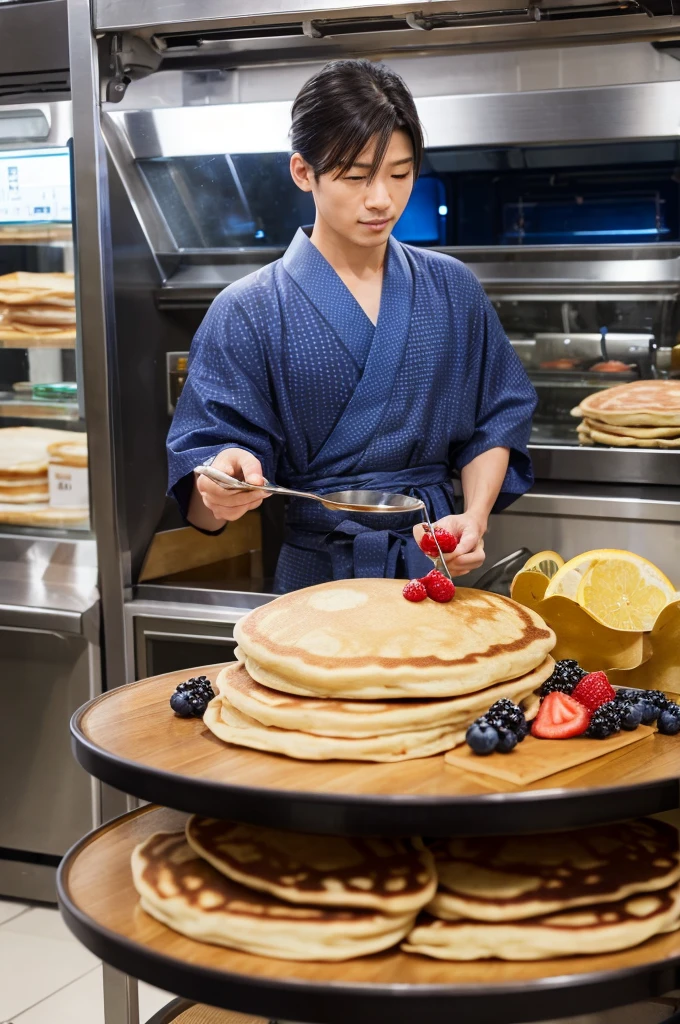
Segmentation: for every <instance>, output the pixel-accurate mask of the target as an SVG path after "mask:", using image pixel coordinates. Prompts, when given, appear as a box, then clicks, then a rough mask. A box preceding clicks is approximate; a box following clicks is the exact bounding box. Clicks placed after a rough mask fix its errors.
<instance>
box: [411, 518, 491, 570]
mask: <svg viewBox="0 0 680 1024" xmlns="http://www.w3.org/2000/svg"><path fill="white" fill-rule="evenodd" d="M432 525H433V526H440V527H441V528H442V529H443V530H448V531H449V533H452V534H453V535H454V537H457V538H458V546H457V547H456V550H455V551H452V552H451V554H450V555H444V561H445V562H446V564H447V566H448V569H449V572H450V573H451V575H452V576H464V575H465V574H466V573H468V572H470V571H471V570H472V569H479V567H480V565H483V564H484V559H485V558H486V555H485V552H484V534H485V533H486V529H487V524H486V520H484V519H482V518H481V517H480V516H479V515H476V514H474V513H472V512H463V514H462V515H459V516H445V517H444V518H443V519H439V520H438V521H437V522H436V523H433V524H432ZM424 532H425V530H424V529H423V527H422V526H414V528H413V536H414V537H415V539H416V541H417V542H418V544H420V540H421V538H422V536H423V534H424Z"/></svg>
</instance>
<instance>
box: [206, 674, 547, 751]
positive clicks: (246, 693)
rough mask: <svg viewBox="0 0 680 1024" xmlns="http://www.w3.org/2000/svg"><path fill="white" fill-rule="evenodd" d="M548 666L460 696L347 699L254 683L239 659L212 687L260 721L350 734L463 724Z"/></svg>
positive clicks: (521, 694) (525, 687)
mask: <svg viewBox="0 0 680 1024" xmlns="http://www.w3.org/2000/svg"><path fill="white" fill-rule="evenodd" d="M553 667H554V662H553V659H552V658H550V657H548V658H546V659H545V661H544V662H543V664H542V665H539V667H538V668H536V669H534V671H533V672H529V673H528V674H527V675H525V676H522V677H521V678H520V679H512V680H509V681H508V682H505V683H499V684H498V685H497V686H494V687H491V688H489V689H487V690H482V691H480V692H479V693H472V694H468V695H466V696H463V697H441V698H433V699H431V700H414V699H408V698H406V699H402V700H393V701H389V702H386V701H349V700H334V699H332V698H323V699H318V698H315V697H299V696H297V695H296V694H288V693H278V692H277V691H276V690H272V689H270V688H269V687H266V686H262V685H261V684H260V683H256V682H255V680H254V679H251V678H250V676H249V675H248V672H247V670H246V668H245V666H243V665H241V664H238V663H236V664H231V665H228V666H227V667H226V668H223V669H222V671H221V672H220V674H219V676H218V677H217V683H216V687H217V690H218V692H219V693H220V694H221V695H222V696H223V697H225V698H226V699H227V701H228V702H229V704H231V706H232V707H234V708H236V709H237V710H238V711H240V712H242V713H243V714H244V715H247V716H248V717H249V718H251V719H254V720H255V721H256V722H259V723H260V725H264V726H270V727H272V728H278V729H287V730H294V731H299V732H305V733H314V734H315V735H316V736H338V737H345V738H348V739H354V738H357V737H360V736H385V735H387V734H389V733H401V732H403V731H404V730H407V731H413V730H415V729H427V728H432V727H438V726H445V725H455V726H458V727H460V726H461V725H463V726H467V725H469V724H470V723H471V722H473V721H474V719H475V718H478V717H479V716H480V715H481V714H483V713H484V712H485V711H487V710H488V708H489V707H490V706H491V704H493V703H494V702H495V701H497V700H500V699H501V697H507V698H509V699H510V700H511V701H513V703H515V704H519V703H521V702H522V701H525V700H526V699H527V698H528V697H530V696H531V694H533V692H534V691H535V690H537V689H538V687H539V686H540V685H541V683H543V682H544V681H545V680H546V679H548V677H549V676H550V675H552V670H553Z"/></svg>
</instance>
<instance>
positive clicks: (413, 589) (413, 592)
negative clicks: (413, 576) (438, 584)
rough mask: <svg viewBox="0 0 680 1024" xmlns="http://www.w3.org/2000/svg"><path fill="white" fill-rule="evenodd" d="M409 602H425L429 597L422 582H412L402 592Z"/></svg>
mask: <svg viewBox="0 0 680 1024" xmlns="http://www.w3.org/2000/svg"><path fill="white" fill-rule="evenodd" d="M402 594H403V595H404V597H405V598H406V600H407V601H424V600H425V598H426V597H427V590H426V589H425V584H424V583H423V582H422V580H410V582H409V583H407V584H406V586H405V587H404V589H403V590H402Z"/></svg>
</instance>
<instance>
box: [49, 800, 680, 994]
mask: <svg viewBox="0 0 680 1024" xmlns="http://www.w3.org/2000/svg"><path fill="white" fill-rule="evenodd" d="M185 821H186V815H184V814H181V813H178V812H176V811H169V810H166V809H163V808H143V809H142V810H140V811H136V812H134V813H133V814H132V815H128V816H126V817H125V818H123V819H119V820H118V822H114V823H112V824H110V825H108V826H105V827H104V828H103V829H101V830H100V831H99V832H97V833H94V834H93V835H92V836H90V837H89V838H88V839H87V840H86V842H85V844H84V845H83V846H82V847H81V848H80V850H79V851H78V852H77V854H76V855H75V856H73V857H71V859H70V861H69V862H68V863H67V865H66V871H65V875H64V878H63V886H64V891H65V894H66V896H67V898H68V900H69V901H70V902H72V903H73V904H75V907H76V909H77V910H80V911H81V912H82V913H83V914H85V915H86V916H87V917H88V918H89V919H91V921H92V922H94V923H95V924H96V925H97V926H98V927H99V928H101V929H107V930H108V932H110V933H112V937H113V938H117V939H121V940H127V941H128V942H132V943H135V944H139V945H141V946H143V947H146V949H147V950H149V951H150V952H152V953H154V954H158V955H160V956H162V957H165V958H169V960H170V961H179V962H181V963H183V964H190V965H191V966H192V967H194V968H198V969H200V968H208V969H212V970H218V971H227V972H232V973H234V974H236V975H246V976H248V977H250V978H257V979H263V980H266V981H274V982H276V981H282V982H284V983H290V982H293V983H294V982H297V981H301V982H308V983H309V982H313V983H315V984H318V985H331V984H334V983H338V982H340V981H341V982H342V984H343V985H369V986H370V985H384V986H392V985H394V986H397V991H395V993H394V995H395V997H398V996H399V994H400V993H399V989H400V988H401V987H402V986H409V985H410V986H426V985H432V986H460V987H461V988H463V989H467V990H469V991H470V992H471V993H472V994H475V993H476V994H478V995H479V997H480V999H484V998H485V997H488V996H492V995H493V989H494V988H502V987H503V986H519V987H520V988H522V989H526V990H527V994H528V993H529V991H530V989H531V987H532V986H534V985H536V984H539V983H540V982H541V981H542V980H544V979H546V980H547V979H551V978H552V979H556V978H559V979H560V986H559V987H560V989H563V988H565V987H568V985H569V981H568V979H569V978H572V977H574V976H575V975H578V976H583V975H592V976H593V981H597V980H601V979H596V978H595V977H594V976H595V975H597V974H599V973H600V972H603V973H609V972H622V971H626V970H630V969H635V968H638V969H640V968H645V967H646V966H648V965H652V964H654V965H659V964H661V965H664V964H666V965H667V966H669V967H670V964H671V962H672V961H674V960H676V959H677V958H678V957H680V933H677V932H676V933H674V934H671V935H665V936H662V937H659V938H655V939H651V940H650V941H648V942H645V943H643V944H642V945H641V946H638V947H637V948H635V949H631V950H626V951H624V952H621V953H608V954H605V955H604V956H595V957H587V958H585V957H577V956H576V957H565V958H561V959H557V960H549V961H545V962H540V961H539V962H528V963H511V962H504V961H494V962H493V964H490V963H489V962H488V961H487V962H484V961H474V962H471V963H450V962H445V961H439V960H431V959H429V958H427V957H423V956H418V955H415V954H410V953H402V952H400V951H398V950H391V951H387V952H385V953H379V954H375V955H373V956H369V957H363V958H359V959H356V960H349V961H344V962H342V963H340V964H332V963H302V962H297V961H290V960H275V959H273V958H265V957H258V956H253V955H251V954H249V953H240V952H237V951H234V950H229V949H224V948H222V947H219V946H212V945H208V944H206V943H201V942H196V941H194V940H192V939H188V938H185V937H184V936H182V935H179V934H178V933H176V932H173V931H172V930H171V929H169V928H166V927H165V926H164V925H162V924H160V923H158V922H157V921H155V920H154V919H153V918H152V917H149V915H148V914H146V913H145V912H144V911H143V910H141V908H140V907H139V905H138V898H137V893H136V891H135V889H134V886H133V884H132V873H131V870H130V856H131V854H132V850H133V849H134V847H135V846H136V845H137V844H138V843H140V842H142V841H143V840H144V839H145V838H146V837H147V836H148V835H150V834H151V833H153V832H156V831H175V830H180V829H182V828H183V826H184V822H185ZM128 952H129V953H130V955H134V948H132V949H128ZM168 967H169V969H172V963H170V964H169V965H168ZM170 977H171V975H169V978H170ZM670 977H672V975H669V978H670ZM581 981H587V979H583V978H581ZM435 994H436V993H435ZM555 997H556V999H557V1000H558V1001H559V1000H560V999H561V998H562V996H561V994H560V992H559V991H558V992H557V993H556V994H555ZM615 1002H616V999H615V998H614V999H612V1000H611V1003H610V1005H612V1004H613V1003H615Z"/></svg>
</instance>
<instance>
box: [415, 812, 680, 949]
mask: <svg viewBox="0 0 680 1024" xmlns="http://www.w3.org/2000/svg"><path fill="white" fill-rule="evenodd" d="M431 851H432V853H433V854H434V857H435V864H436V867H437V874H438V877H439V888H438V890H437V895H436V896H435V897H434V899H433V900H432V902H431V903H430V905H429V906H428V907H427V912H426V913H425V914H424V915H423V917H422V918H421V919H420V920H419V922H418V923H417V924H416V927H415V928H414V929H413V931H412V932H411V933H410V935H409V937H408V939H407V941H406V943H405V945H404V947H403V948H404V949H405V950H407V951H409V952H413V953H423V954H426V955H428V956H432V957H436V958H438V959H442V960H484V959H487V958H491V957H495V958H498V959H502V960H546V959H549V958H550V957H560V956H573V955H581V954H598V953H608V952H614V951H616V950H621V949H629V948H631V947H633V946H637V945H638V944H639V943H640V942H644V941H645V939H648V938H651V937H652V936H653V935H659V934H661V933H663V932H668V931H674V930H675V929H676V928H678V926H679V924H680V885H679V884H678V883H679V881H680V852H679V850H678V832H677V830H676V829H675V828H673V827H672V826H670V825H666V824H664V823H663V822H660V821H656V820H654V819H651V818H642V819H639V820H637V821H632V822H626V823H625V824H621V825H608V826H601V827H596V828H590V829H583V830H581V831H578V832H564V833H555V834H552V835H542V836H525V837H510V838H505V839H498V838H483V839H449V840H439V841H437V842H436V843H434V844H432V846H431Z"/></svg>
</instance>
